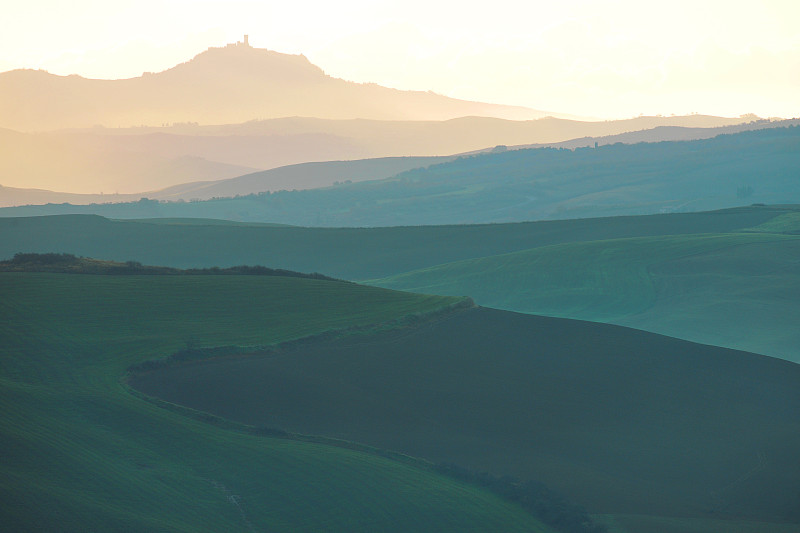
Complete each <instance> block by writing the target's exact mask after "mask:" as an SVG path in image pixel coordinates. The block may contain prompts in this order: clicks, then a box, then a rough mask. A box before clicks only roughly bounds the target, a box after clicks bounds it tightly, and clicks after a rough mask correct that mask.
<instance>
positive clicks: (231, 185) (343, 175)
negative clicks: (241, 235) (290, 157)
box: [145, 156, 455, 200]
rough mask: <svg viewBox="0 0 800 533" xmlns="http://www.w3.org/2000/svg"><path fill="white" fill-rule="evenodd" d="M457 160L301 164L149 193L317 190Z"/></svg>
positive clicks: (180, 195) (168, 196)
mask: <svg viewBox="0 0 800 533" xmlns="http://www.w3.org/2000/svg"><path fill="white" fill-rule="evenodd" d="M452 159H455V157H446V156H442V157H383V158H376V159H360V160H355V161H325V162H316V163H300V164H297V165H289V166H285V167H279V168H275V169H272V170H264V171H261V172H254V173H252V174H246V175H244V176H239V177H236V178H230V179H226V180H220V181H214V182H197V183H185V184H182V185H176V186H174V187H170V188H168V189H162V190H160V191H155V192H154V193H150V194H146V195H145V196H147V197H148V198H155V199H158V200H173V199H184V200H190V199H193V198H197V199H200V200H208V199H210V198H223V197H230V196H237V195H247V194H253V193H258V192H264V191H281V190H287V191H290V190H294V189H314V188H318V187H329V186H331V185H334V184H339V183H342V184H344V183H350V182H358V181H365V180H376V179H384V178H390V177H392V176H396V175H397V174H400V173H401V172H406V171H408V170H412V169H415V168H421V167H426V166H428V165H431V164H434V163H442V162H445V161H450V160H452Z"/></svg>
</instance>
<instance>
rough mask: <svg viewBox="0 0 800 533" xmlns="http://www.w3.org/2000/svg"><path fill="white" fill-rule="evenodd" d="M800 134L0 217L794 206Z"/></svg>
mask: <svg viewBox="0 0 800 533" xmlns="http://www.w3.org/2000/svg"><path fill="white" fill-rule="evenodd" d="M798 166H800V128H798V127H787V128H772V129H764V130H758V131H750V132H742V133H737V134H732V135H720V136H718V137H714V138H713V139H705V140H696V141H681V142H661V143H640V144H636V145H623V144H616V145H611V146H601V147H599V148H596V149H594V148H582V149H576V150H574V151H572V150H565V149H561V150H558V149H533V150H509V151H504V152H503V151H500V152H496V153H488V154H479V155H476V156H471V157H462V158H459V159H456V160H455V161H451V162H445V163H441V164H436V165H431V166H429V167H427V168H423V169H416V170H411V171H408V172H404V173H401V174H399V175H397V176H395V177H393V178H389V179H384V180H376V181H363V182H360V183H352V184H345V185H339V186H335V187H328V188H322V189H312V190H305V191H294V192H292V191H284V192H278V193H271V194H269V193H264V194H259V195H250V196H245V197H240V198H230V199H218V200H212V201H208V202H188V203H187V202H184V203H180V202H171V203H158V202H155V201H152V202H137V203H128V204H110V205H90V206H71V205H49V206H32V207H25V208H4V209H2V210H0V216H26V215H43V214H67V213H93V214H100V215H103V216H108V217H110V218H145V217H166V218H174V217H192V218H221V219H230V220H239V221H252V222H273V223H282V224H294V225H305V226H328V227H337V226H397V225H426V224H465V223H487V222H514V221H523V220H542V219H559V218H561V219H563V218H586V217H597V216H613V215H626V214H628V215H630V214H648V213H658V212H672V211H699V210H707V209H719V208H724V207H733V206H740V205H748V204H752V203H754V202H758V203H792V202H800V182H798V180H797V179H796V169H797V168H798Z"/></svg>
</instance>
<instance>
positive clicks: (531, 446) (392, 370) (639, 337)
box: [132, 308, 800, 533]
mask: <svg viewBox="0 0 800 533" xmlns="http://www.w3.org/2000/svg"><path fill="white" fill-rule="evenodd" d="M132 383H133V385H134V386H135V387H136V388H138V389H140V390H142V391H144V392H146V393H148V394H153V395H156V396H158V397H161V398H164V399H166V400H168V401H170V402H175V403H178V404H182V405H187V406H191V407H193V408H196V409H200V410H203V411H207V412H211V413H214V414H217V415H220V416H224V417H226V418H230V419H233V420H238V421H242V422H245V423H249V424H259V425H265V426H268V427H279V428H286V429H289V430H292V431H298V432H302V433H309V434H321V435H329V436H334V437H337V438H343V439H347V440H355V441H358V442H365V443H369V444H372V445H375V446H379V447H383V448H388V449H394V450H398V451H401V452H405V453H409V454H412V455H415V456H421V457H426V458H429V459H432V460H435V461H443V462H453V463H456V464H458V465H462V466H465V467H469V468H472V469H474V470H477V471H488V472H490V473H494V474H496V475H511V476H519V477H522V478H533V479H541V480H543V481H544V482H545V483H546V484H548V485H551V486H553V487H555V488H557V489H559V490H561V491H563V492H564V493H565V494H566V495H567V496H568V497H570V498H572V499H575V500H576V501H577V502H578V503H580V504H583V505H586V506H587V507H588V508H589V509H590V511H592V512H596V513H604V514H616V513H621V514H638V515H656V516H659V515H660V516H673V517H681V518H684V519H686V518H716V519H723V518H724V519H728V520H742V521H745V520H753V521H764V522H768V521H775V522H790V523H794V524H795V526H796V524H798V523H800V512H799V511H800V510H799V509H798V508H797V506H796V503H797V497H798V495H800V464H799V463H798V462H797V460H796V459H797V449H798V447H800V426H798V424H797V412H798V410H800V365H796V364H793V363H789V362H786V361H780V360H777V359H772V358H768V357H763V356H758V355H754V354H749V353H745V352H737V351H732V350H725V349H722V348H716V347H711V346H704V345H699V344H693V343H689V342H686V341H680V340H677V339H672V338H669V337H662V336H658V335H654V334H652V333H645V332H641V331H636V330H632V329H628V328H621V327H617V326H610V325H605V324H596V323H589V322H579V321H573V320H565V319H558V318H547V317H537V316H531V315H522V314H516V313H510V312H506V311H497V310H491V309H485V308H480V309H472V310H466V311H462V312H459V313H456V314H453V315H449V316H448V317H446V318H444V319H442V320H439V321H436V322H434V323H431V324H428V325H426V326H424V327H420V328H418V329H416V330H414V331H411V332H403V333H398V332H387V333H381V334H376V335H373V336H369V337H367V338H358V339H342V340H340V341H333V342H327V341H326V342H316V343H309V344H304V345H303V346H300V347H298V348H296V349H288V350H285V351H282V352H278V353H269V354H265V356H259V355H258V354H254V355H252V356H249V357H242V358H235V359H221V360H216V361H209V362H197V363H193V364H187V365H178V366H173V367H169V368H167V369H165V370H159V371H156V372H154V373H151V374H148V375H145V376H142V377H140V378H135V379H134V380H133V382H132ZM208 391H215V392H214V393H213V394H209V393H208ZM689 522H691V521H689ZM760 530H761V531H769V527H768V525H766V524H764V525H762V526H761V529H760ZM643 531H645V530H643V529H639V530H638V533H642V532H643ZM647 531H654V532H655V531H659V530H658V529H648V530H647Z"/></svg>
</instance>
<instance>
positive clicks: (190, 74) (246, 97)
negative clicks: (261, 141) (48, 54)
mask: <svg viewBox="0 0 800 533" xmlns="http://www.w3.org/2000/svg"><path fill="white" fill-rule="evenodd" d="M544 115H545V113H543V112H541V111H535V110H532V109H526V108H522V107H512V106H502V105H494V104H483V103H477V102H468V101H464V100H456V99H453V98H448V97H445V96H441V95H438V94H434V93H430V92H422V91H400V90H397V89H389V88H386V87H381V86H379V85H375V84H359V83H354V82H349V81H345V80H342V79H338V78H333V77H331V76H328V75H326V74H325V73H324V72H323V71H322V69H320V68H319V67H317V66H315V65H312V64H311V63H310V62H309V61H308V59H306V57H305V56H302V55H290V54H282V53H279V52H275V51H271V50H266V49H259V48H253V47H251V46H248V45H245V44H243V43H239V44H233V45H228V46H225V47H222V48H210V49H208V50H207V51H205V52H203V53H201V54H199V55H197V56H196V57H195V58H193V59H192V60H190V61H187V62H186V63H183V64H180V65H177V66H175V67H173V68H171V69H168V70H166V71H164V72H159V73H155V74H154V73H145V74H143V75H142V76H140V77H138V78H129V79H123V80H94V79H87V78H83V77H80V76H77V75H71V76H56V75H53V74H49V73H47V72H44V71H35V70H13V71H9V72H5V73H2V74H0V117H2V120H0V126H1V127H5V128H11V129H15V130H20V131H43V130H55V129H62V128H81V127H92V126H95V125H98V124H99V125H104V126H107V127H114V128H116V127H118V126H139V125H142V124H147V125H161V124H164V123H170V124H172V123H186V122H199V123H201V124H232V123H239V122H245V121H248V120H254V119H269V118H278V117H294V116H306V117H319V118H328V119H354V118H363V119H374V120H446V119H450V118H455V117H463V116H490V117H498V118H508V119H518V120H519V119H532V118H539V117H542V116H544Z"/></svg>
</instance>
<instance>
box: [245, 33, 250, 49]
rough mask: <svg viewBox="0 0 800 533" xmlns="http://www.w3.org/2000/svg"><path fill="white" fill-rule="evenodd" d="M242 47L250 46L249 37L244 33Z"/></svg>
mask: <svg viewBox="0 0 800 533" xmlns="http://www.w3.org/2000/svg"><path fill="white" fill-rule="evenodd" d="M244 45H245V46H250V36H249V35H247V34H246V33H245V34H244Z"/></svg>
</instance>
